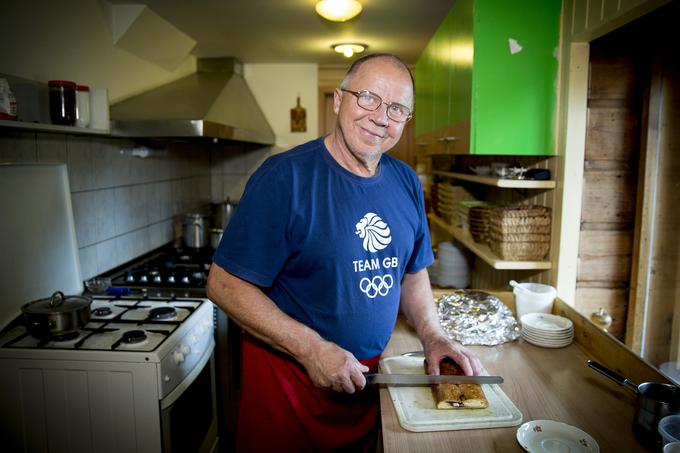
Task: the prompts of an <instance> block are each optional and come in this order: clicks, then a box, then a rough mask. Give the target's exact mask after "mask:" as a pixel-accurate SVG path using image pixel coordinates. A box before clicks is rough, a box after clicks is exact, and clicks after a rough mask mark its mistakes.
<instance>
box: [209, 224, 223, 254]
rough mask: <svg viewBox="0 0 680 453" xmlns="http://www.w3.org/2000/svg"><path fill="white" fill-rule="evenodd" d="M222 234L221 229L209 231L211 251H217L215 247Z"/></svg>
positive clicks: (218, 243) (217, 245)
mask: <svg viewBox="0 0 680 453" xmlns="http://www.w3.org/2000/svg"><path fill="white" fill-rule="evenodd" d="M222 233H224V230H223V229H222V228H212V229H211V230H210V247H212V248H213V250H217V247H219V245H220V241H221V240H222Z"/></svg>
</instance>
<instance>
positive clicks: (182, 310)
mask: <svg viewBox="0 0 680 453" xmlns="http://www.w3.org/2000/svg"><path fill="white" fill-rule="evenodd" d="M91 308H92V313H93V314H92V317H91V319H90V322H89V323H88V324H87V325H86V326H85V327H83V328H82V329H81V330H80V331H79V332H78V333H77V336H69V337H67V338H48V339H45V338H35V337H33V336H31V335H30V334H28V332H27V331H26V329H25V327H24V326H23V325H21V323H20V322H19V318H18V319H17V321H18V322H16V323H12V324H10V327H9V328H8V329H6V330H5V331H4V332H3V333H2V335H0V370H2V371H1V372H0V435H1V436H2V437H1V438H2V441H3V450H4V451H28V452H32V451H40V452H45V451H49V452H69V453H74V452H75V453H77V452H97V453H99V452H112V453H114V452H115V453H118V452H140V453H147V452H149V453H153V452H159V453H178V452H182V453H184V452H210V451H214V450H216V446H217V442H218V438H217V421H216V418H217V417H216V407H215V401H216V397H215V367H214V354H213V351H214V348H215V341H214V330H213V304H212V303H211V302H210V301H209V300H207V299H198V298H195V299H191V298H149V297H146V296H145V297H141V298H140V297H137V298H135V297H126V298H98V299H95V300H94V301H93V303H92V306H91Z"/></svg>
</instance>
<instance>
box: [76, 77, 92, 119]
mask: <svg viewBox="0 0 680 453" xmlns="http://www.w3.org/2000/svg"><path fill="white" fill-rule="evenodd" d="M89 125H90V87H88V86H86V85H77V86H76V126H78V127H87V126H89Z"/></svg>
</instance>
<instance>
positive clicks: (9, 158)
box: [0, 130, 37, 163]
mask: <svg viewBox="0 0 680 453" xmlns="http://www.w3.org/2000/svg"><path fill="white" fill-rule="evenodd" d="M1 137H2V140H1V141H0V162H16V163H29V162H36V161H37V146H36V134H35V132H23V131H19V132H16V131H6V130H5V131H2V136H1Z"/></svg>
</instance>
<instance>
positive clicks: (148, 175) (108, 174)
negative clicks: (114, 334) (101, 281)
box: [0, 129, 270, 279]
mask: <svg viewBox="0 0 680 453" xmlns="http://www.w3.org/2000/svg"><path fill="white" fill-rule="evenodd" d="M139 146H147V147H149V148H150V149H152V151H155V157H149V158H146V159H140V158H137V157H131V156H125V155H122V154H121V153H120V150H121V149H125V148H128V149H129V148H134V147H139ZM269 154H270V148H261V149H259V150H255V151H253V150H250V151H247V152H246V151H245V147H244V146H243V145H240V144H220V145H213V144H197V143H182V142H165V141H153V142H144V143H141V144H140V143H136V142H135V141H133V140H130V139H125V138H113V137H108V136H97V135H68V134H59V133H47V132H37V133H36V132H31V131H12V130H8V129H4V130H0V162H16V163H28V162H39V163H54V162H59V163H66V164H67V167H68V173H69V183H70V188H71V197H72V205H73V211H74V212H73V215H74V221H75V224H76V236H77V240H78V246H79V249H80V250H79V254H80V261H81V271H82V276H83V278H84V279H87V278H91V277H93V276H95V275H98V274H101V273H103V272H106V271H108V270H110V269H112V268H114V267H116V266H119V265H121V264H123V263H125V262H127V261H129V260H132V259H134V258H136V257H138V256H140V255H142V254H144V253H146V252H148V251H150V250H153V249H155V248H158V247H160V246H162V245H164V244H167V243H168V242H170V241H172V240H174V239H176V238H179V237H181V227H179V226H181V216H182V215H183V214H184V213H185V212H189V211H191V210H195V209H197V208H199V207H201V206H203V205H205V204H207V203H210V202H215V203H217V202H221V201H224V200H225V199H226V197H227V196H229V197H230V198H232V199H236V200H238V199H240V197H241V193H242V190H243V187H244V185H245V182H246V181H247V179H248V177H249V176H250V173H252V171H253V170H254V169H255V168H256V167H257V166H258V165H259V164H260V163H261V162H262V161H263V160H264V159H265V158H266V157H267V156H268V155H269Z"/></svg>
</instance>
